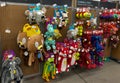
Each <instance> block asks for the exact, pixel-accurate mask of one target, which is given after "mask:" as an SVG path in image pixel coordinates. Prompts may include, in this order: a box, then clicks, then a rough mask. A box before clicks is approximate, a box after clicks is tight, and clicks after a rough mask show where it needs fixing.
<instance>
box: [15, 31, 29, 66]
mask: <svg viewBox="0 0 120 83" xmlns="http://www.w3.org/2000/svg"><path fill="white" fill-rule="evenodd" d="M27 42H28V37H27V34H26V33H25V32H21V31H19V33H18V36H17V45H18V47H19V48H20V59H21V61H22V63H24V64H25V65H27V64H28V63H27V62H28V55H29V52H28V51H27Z"/></svg>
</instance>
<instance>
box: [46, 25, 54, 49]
mask: <svg viewBox="0 0 120 83" xmlns="http://www.w3.org/2000/svg"><path fill="white" fill-rule="evenodd" d="M44 37H45V46H46V49H47V50H51V47H52V49H56V46H55V40H54V39H53V37H54V29H53V25H52V24H48V25H47V32H46V33H45V35H44Z"/></svg>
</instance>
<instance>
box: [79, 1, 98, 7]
mask: <svg viewBox="0 0 120 83" xmlns="http://www.w3.org/2000/svg"><path fill="white" fill-rule="evenodd" d="M98 5H99V2H98V1H90V0H77V7H98Z"/></svg>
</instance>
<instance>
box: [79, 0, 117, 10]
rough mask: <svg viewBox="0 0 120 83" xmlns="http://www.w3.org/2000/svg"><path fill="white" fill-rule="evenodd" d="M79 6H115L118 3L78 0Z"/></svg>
mask: <svg viewBox="0 0 120 83" xmlns="http://www.w3.org/2000/svg"><path fill="white" fill-rule="evenodd" d="M77 7H98V8H101V7H104V8H115V7H116V3H113V2H101V1H91V0H77Z"/></svg>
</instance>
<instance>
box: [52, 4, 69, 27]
mask: <svg viewBox="0 0 120 83" xmlns="http://www.w3.org/2000/svg"><path fill="white" fill-rule="evenodd" d="M53 7H54V21H55V22H54V23H57V25H58V28H59V29H62V27H66V25H67V24H68V6H67V5H63V6H58V5H56V4H54V5H53ZM56 21H57V22H56Z"/></svg>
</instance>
